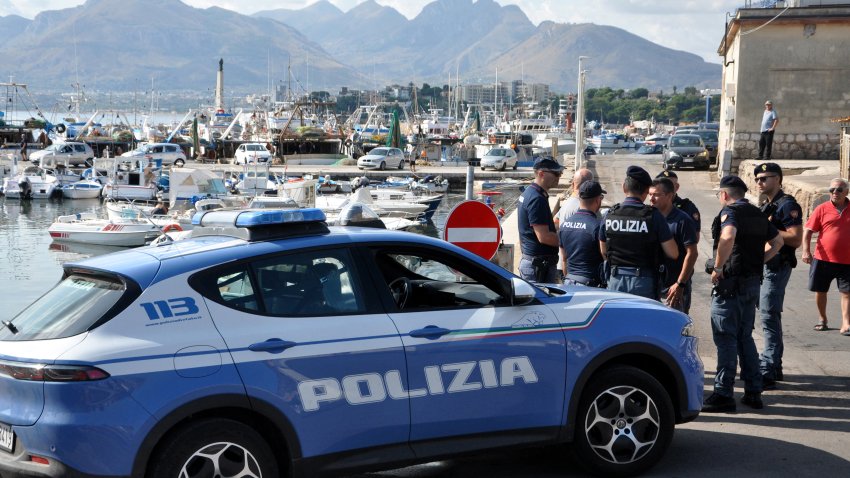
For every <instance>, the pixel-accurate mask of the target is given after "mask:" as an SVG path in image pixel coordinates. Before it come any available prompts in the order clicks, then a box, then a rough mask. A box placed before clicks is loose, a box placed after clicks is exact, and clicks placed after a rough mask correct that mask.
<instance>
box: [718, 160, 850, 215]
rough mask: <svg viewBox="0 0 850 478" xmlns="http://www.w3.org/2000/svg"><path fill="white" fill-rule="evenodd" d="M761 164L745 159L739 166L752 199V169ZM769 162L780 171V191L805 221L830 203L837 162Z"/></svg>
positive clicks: (757, 161)
mask: <svg viewBox="0 0 850 478" xmlns="http://www.w3.org/2000/svg"><path fill="white" fill-rule="evenodd" d="M763 162H765V161H760V160H756V159H746V160H743V161H741V162H740V164H739V165H738V176H740V178H741V179H743V180H744V182H745V183H746V184H747V186H748V187H749V190H750V193H751V194H753V195H754V196H758V189H757V188H756V181H755V174H754V169H755V167H756V166H758V165H759V164H761V163H763ZM770 162H773V163H776V164H778V165H779V166H781V167H782V189H783V190H784V191H785V193H786V194H790V195H792V196H794V198H795V199H796V200H797V202H798V203H800V207H802V208H803V215H804V216H805V217H808V216H809V213H811V212H812V210H813V209H814V208H815V207H817V206H818V205H819V204H821V203H823V202H825V201H829V191H827V189H829V183H830V181H831V180H832V179H834V178H837V177H840V174H839V164H838V161H837V160H813V159H772V160H770ZM718 179H719V178H718ZM844 179H847V178H844Z"/></svg>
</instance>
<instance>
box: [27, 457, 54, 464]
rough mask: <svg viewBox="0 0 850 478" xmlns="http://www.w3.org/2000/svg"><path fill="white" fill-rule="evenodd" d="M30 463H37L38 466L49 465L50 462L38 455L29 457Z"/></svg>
mask: <svg viewBox="0 0 850 478" xmlns="http://www.w3.org/2000/svg"><path fill="white" fill-rule="evenodd" d="M30 461H31V462H33V463H38V464H39V465H49V464H50V460H48V459H47V458H44V457H43V456H38V455H30Z"/></svg>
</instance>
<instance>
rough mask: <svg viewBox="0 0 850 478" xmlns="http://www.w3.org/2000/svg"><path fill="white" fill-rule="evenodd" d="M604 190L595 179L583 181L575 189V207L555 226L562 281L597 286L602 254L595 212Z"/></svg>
mask: <svg viewBox="0 0 850 478" xmlns="http://www.w3.org/2000/svg"><path fill="white" fill-rule="evenodd" d="M605 193H606V191H605V190H604V189H602V186H600V185H599V183H598V182H596V181H585V182H583V183H581V186H579V188H578V197H579V208H578V211H576V212H575V213H574V214H572V215H571V216H569V217H568V218H566V219H564V221H563V222H562V223H561V226H560V227H559V228H558V238H559V239H560V242H561V256H563V257H564V265H563V270H564V271H565V276H566V277H565V279H564V283H565V284H573V285H586V286H589V287H600V286H601V285H602V274H601V272H602V262H603V257H602V253H601V252H600V250H599V224H600V220H599V217H598V216H597V214H598V213H599V208H601V207H602V199H603V198H604V197H605V196H604V194H605Z"/></svg>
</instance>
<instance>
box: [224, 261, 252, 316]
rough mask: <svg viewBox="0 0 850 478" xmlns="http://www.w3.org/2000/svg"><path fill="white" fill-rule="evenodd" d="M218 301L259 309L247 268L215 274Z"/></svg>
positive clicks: (239, 307)
mask: <svg viewBox="0 0 850 478" xmlns="http://www.w3.org/2000/svg"><path fill="white" fill-rule="evenodd" d="M215 285H216V289H217V290H218V295H219V298H220V301H221V302H223V303H224V304H226V305H229V306H231V307H234V308H236V309H242V310H248V311H253V312H258V311H259V304H258V302H257V296H256V294H255V293H254V286H253V284H252V281H251V275H250V274H249V272H248V269H247V268H244V267H240V268H239V269H237V270H228V271H224V272H223V273H222V274H219V275H217V276H216V279H215Z"/></svg>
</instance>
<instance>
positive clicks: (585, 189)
mask: <svg viewBox="0 0 850 478" xmlns="http://www.w3.org/2000/svg"><path fill="white" fill-rule="evenodd" d="M603 194H608V191H606V190H604V189H602V186H601V185H600V184H599V183H598V182H596V181H585V182H583V183H581V186H579V187H578V197H580V198H581V199H593V198H595V197H599V196H601V195H603Z"/></svg>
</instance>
